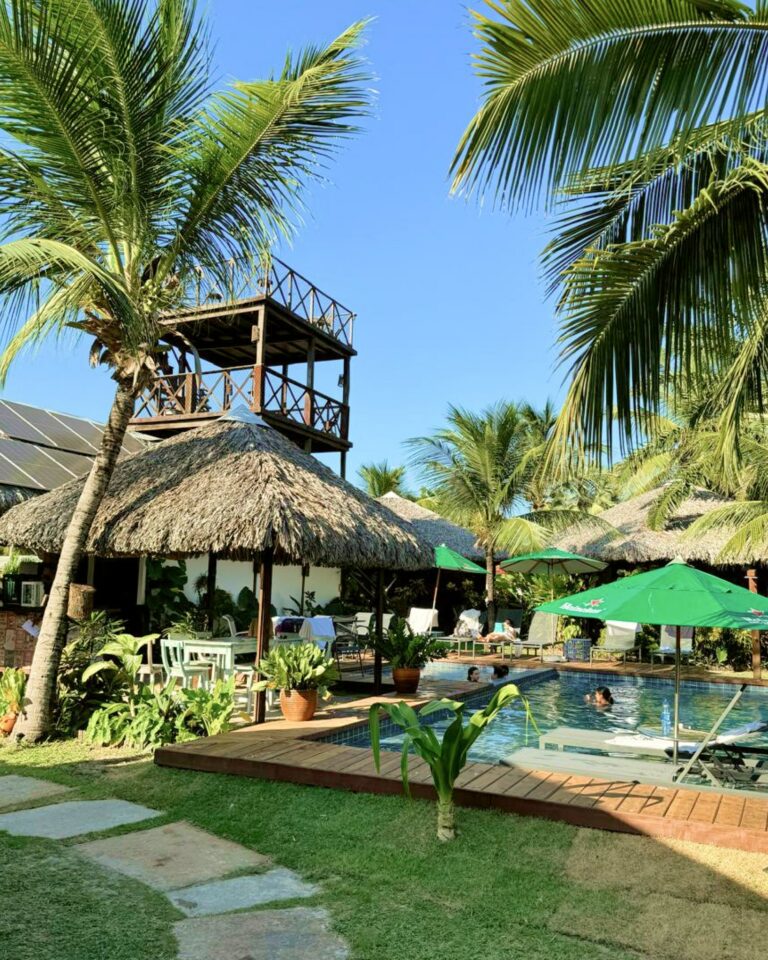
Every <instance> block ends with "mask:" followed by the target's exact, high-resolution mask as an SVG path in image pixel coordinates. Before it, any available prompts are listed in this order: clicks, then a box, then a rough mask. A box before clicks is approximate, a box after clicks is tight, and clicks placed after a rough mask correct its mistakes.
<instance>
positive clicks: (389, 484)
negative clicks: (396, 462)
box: [357, 460, 407, 497]
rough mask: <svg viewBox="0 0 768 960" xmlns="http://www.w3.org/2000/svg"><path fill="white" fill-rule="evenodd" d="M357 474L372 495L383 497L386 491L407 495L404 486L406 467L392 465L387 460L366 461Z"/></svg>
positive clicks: (402, 495) (366, 490) (367, 491)
mask: <svg viewBox="0 0 768 960" xmlns="http://www.w3.org/2000/svg"><path fill="white" fill-rule="evenodd" d="M357 475H358V476H359V477H360V479H361V480H362V481H363V484H364V485H365V492H366V493H367V494H368V495H369V496H371V497H383V496H384V494H385V493H397V494H399V495H400V496H401V497H404V496H407V494H406V492H405V488H404V483H405V467H390V465H389V464H388V463H387V461H386V460H382V461H381V463H364V464H363V465H362V467H360V469H359V470H358V471H357Z"/></svg>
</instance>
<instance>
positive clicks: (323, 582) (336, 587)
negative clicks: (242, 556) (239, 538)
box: [169, 557, 341, 613]
mask: <svg viewBox="0 0 768 960" xmlns="http://www.w3.org/2000/svg"><path fill="white" fill-rule="evenodd" d="M169 562H172V561H169ZM207 575H208V558H207V557H190V558H189V559H188V560H187V585H186V587H185V588H184V593H185V594H186V595H187V597H188V598H189V599H190V600H194V601H197V594H196V593H195V581H196V580H197V578H198V577H201V576H202V577H207ZM216 586H217V587H219V588H221V589H222V590H226V591H227V593H230V594H232V597H233V599H237V595H238V593H240V591H241V590H242V589H243V587H250V588H251V589H252V590H253V589H254V576H253V564H252V563H250V562H246V561H237V560H219V561H218V563H217V564H216ZM256 587H257V589H258V578H256ZM340 589H341V571H340V570H338V569H334V568H330V567H310V569H309V576H308V577H307V580H306V584H305V590H307V591H310V590H314V592H315V603H328V601H329V600H333V599H334V597H338V595H339V591H340ZM292 596H293V597H296V599H297V600H298V599H299V597H300V596H301V567H277V566H276V567H275V568H274V573H273V575H272V605H273V606H274V607H275V609H276V610H277V612H278V613H283V609H284V608H286V607H289V606H290V607H292V606H293V602H292V600H291V597H292Z"/></svg>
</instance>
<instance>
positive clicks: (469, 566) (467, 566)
mask: <svg viewBox="0 0 768 960" xmlns="http://www.w3.org/2000/svg"><path fill="white" fill-rule="evenodd" d="M435 566H436V567H437V579H436V580H435V594H434V596H433V598H432V609H433V610H434V609H435V605H436V604H437V588H438V587H439V586H440V573H441V571H442V570H458V571H459V572H460V573H483V574H484V573H485V568H484V567H481V566H478V564H476V563H473V562H472V561H471V560H467V558H466V557H462V555H461V554H460V553H456V551H455V550H451V548H450V547H446V545H445V544H444V543H441V544H440V546H439V547H435Z"/></svg>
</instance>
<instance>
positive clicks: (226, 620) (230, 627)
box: [221, 613, 249, 637]
mask: <svg viewBox="0 0 768 960" xmlns="http://www.w3.org/2000/svg"><path fill="white" fill-rule="evenodd" d="M221 622H222V623H223V624H224V626H225V627H226V629H227V631H228V632H229V635H230V637H247V636H249V632H248V631H247V630H238V629H237V624H236V623H235V618H234V617H233V616H232V614H231V613H225V614H223V616H222V617H221Z"/></svg>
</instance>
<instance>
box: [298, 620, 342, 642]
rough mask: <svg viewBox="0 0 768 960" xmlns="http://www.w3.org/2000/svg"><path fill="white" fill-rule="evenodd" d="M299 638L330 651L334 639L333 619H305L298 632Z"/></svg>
mask: <svg viewBox="0 0 768 960" xmlns="http://www.w3.org/2000/svg"><path fill="white" fill-rule="evenodd" d="M299 636H300V637H301V639H302V640H306V641H307V642H308V643H314V644H316V645H317V646H318V647H322V648H323V649H324V650H330V649H331V647H332V645H333V642H334V640H335V639H336V628H335V627H334V625H333V618H332V617H326V616H319V617H305V619H304V623H302V625H301V629H300V630H299Z"/></svg>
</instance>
